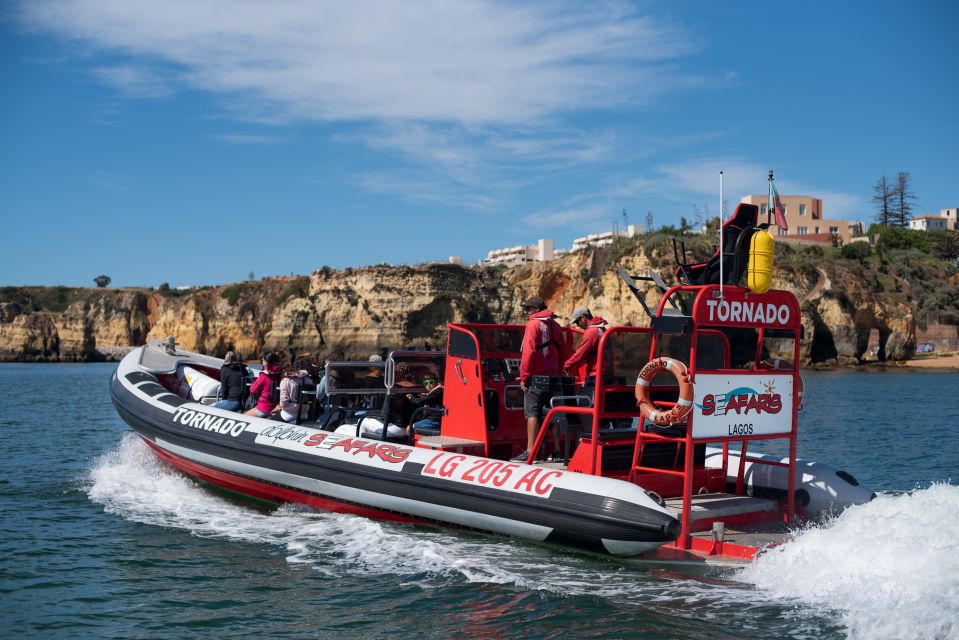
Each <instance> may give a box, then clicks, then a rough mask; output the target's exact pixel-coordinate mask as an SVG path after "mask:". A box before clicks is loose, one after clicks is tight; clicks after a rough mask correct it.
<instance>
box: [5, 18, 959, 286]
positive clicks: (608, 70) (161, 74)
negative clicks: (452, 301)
mask: <svg viewBox="0 0 959 640" xmlns="http://www.w3.org/2000/svg"><path fill="white" fill-rule="evenodd" d="M957 25H959V3H957V2H954V1H952V0H949V1H942V2H920V3H914V2H803V3H770V2H753V1H744V2H733V3H720V2H663V3H646V2H590V3H585V2H578V3H577V2H569V3H566V2H550V3H519V2H492V3H488V2H454V1H451V0H436V1H433V2H393V1H382V2H379V1H372V0H371V1H357V2H314V1H311V0H303V1H298V0H291V1H286V2H274V3H269V4H267V3H258V2H219V1H218V2H200V1H196V0H191V1H181V0H166V1H165V2H153V3H146V2H127V1H125V0H85V1H81V0H54V1H49V2H40V1H30V2H23V3H6V4H4V5H3V9H2V10H0V74H2V81H3V89H4V90H3V96H4V98H3V100H0V220H2V225H3V226H2V233H0V284H3V285H28V284H46V285H55V284H63V285H69V286H91V285H92V278H93V277H94V276H97V275H99V274H101V273H103V274H107V275H109V276H111V277H112V278H113V286H157V285H159V284H160V283H161V282H169V283H170V284H171V285H172V286H181V285H190V284H219V283H227V282H235V281H239V280H244V279H246V277H247V275H248V273H249V272H251V271H252V272H253V273H254V274H255V275H256V277H261V276H266V275H289V274H290V273H297V274H307V273H310V272H312V271H313V270H315V269H317V268H319V267H321V266H323V265H329V266H332V267H337V268H342V267H347V266H360V265H366V264H375V263H381V262H387V263H408V264H416V263H421V262H428V261H436V260H445V259H446V257H447V256H449V255H458V256H461V257H462V258H463V259H464V260H466V261H467V262H472V261H476V260H479V259H481V258H482V257H484V256H485V255H486V252H487V251H488V250H490V249H494V248H500V247H505V246H512V245H517V244H531V243H533V242H535V241H536V240H537V239H538V238H552V239H554V240H555V242H556V246H557V247H562V246H568V245H569V244H570V243H571V241H572V239H573V238H575V237H578V236H581V235H585V234H587V233H595V232H600V231H605V230H608V229H610V228H611V227H612V224H613V222H614V221H617V222H620V224H621V211H622V210H623V209H626V211H627V213H628V215H629V216H630V222H636V223H642V222H643V220H644V219H645V217H646V213H647V212H648V211H651V212H652V214H653V220H654V226H660V225H662V224H675V223H677V222H678V220H679V218H680V216H685V217H687V218H688V219H692V218H693V217H694V216H695V212H696V211H699V212H701V213H704V212H707V211H708V212H709V213H710V214H713V215H715V214H716V213H717V211H718V208H719V193H718V189H719V177H718V172H719V170H720V169H722V170H724V171H725V175H726V182H725V187H726V188H725V195H726V200H727V202H729V203H730V204H731V205H734V204H735V203H736V202H737V201H738V200H739V198H740V197H742V196H743V195H746V194H748V193H765V190H766V172H767V170H768V169H774V170H775V171H776V176H777V180H776V182H777V186H778V188H779V191H780V193H782V194H808V195H813V196H817V197H821V198H823V201H824V202H823V207H824V214H825V216H826V217H827V218H852V219H860V220H864V221H868V220H869V219H870V218H871V217H872V215H873V211H874V207H873V205H872V203H871V201H870V198H871V196H872V187H873V185H874V184H875V182H876V180H877V179H878V178H879V177H880V176H882V175H887V176H889V177H890V178H893V177H894V176H895V174H896V173H897V172H899V171H909V172H910V173H911V175H912V185H913V189H914V191H915V193H916V194H917V196H918V201H917V202H916V213H917V214H918V213H938V211H939V209H941V208H944V207H955V206H959V49H957V47H956V42H955V34H954V30H955V27H956V26H957Z"/></svg>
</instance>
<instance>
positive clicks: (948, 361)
mask: <svg viewBox="0 0 959 640" xmlns="http://www.w3.org/2000/svg"><path fill="white" fill-rule="evenodd" d="M902 365H903V366H905V367H913V368H917V369H959V354H954V355H950V356H945V357H943V358H923V359H921V360H907V361H906V362H903V363H902Z"/></svg>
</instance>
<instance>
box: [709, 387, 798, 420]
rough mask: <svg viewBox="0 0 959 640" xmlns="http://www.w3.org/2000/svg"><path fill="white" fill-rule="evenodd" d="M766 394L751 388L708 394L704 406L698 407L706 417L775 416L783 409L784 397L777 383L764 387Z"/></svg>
mask: <svg viewBox="0 0 959 640" xmlns="http://www.w3.org/2000/svg"><path fill="white" fill-rule="evenodd" d="M763 386H765V387H766V392H765V393H759V392H758V391H756V390H755V389H752V388H750V387H738V388H736V389H733V390H732V391H730V392H729V393H725V394H708V395H706V396H705V397H704V398H703V403H702V404H697V405H696V406H697V407H699V409H700V410H701V411H702V412H703V415H704V416H712V415H717V416H727V415H729V414H730V413H735V414H736V415H743V416H745V415H749V412H750V411H753V412H754V413H755V414H756V415H760V414H763V413H768V414H770V415H775V414H777V413H779V412H780V411H781V410H782V408H783V401H782V396H780V395H779V394H778V393H776V389H775V386H776V381H775V380H770V381H769V382H768V383H766V384H765V385H763Z"/></svg>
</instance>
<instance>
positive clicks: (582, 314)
mask: <svg viewBox="0 0 959 640" xmlns="http://www.w3.org/2000/svg"><path fill="white" fill-rule="evenodd" d="M570 325H576V326H577V327H579V328H580V329H582V330H583V331H585V332H586V333H584V334H583V341H582V342H580V343H579V348H578V349H576V353H574V354H573V355H571V356H570V357H569V359H568V360H567V361H566V363H565V365H564V366H563V368H564V369H566V370H567V371H569V372H572V371H573V370H575V369H576V368H577V367H580V366H582V365H584V364H585V365H586V377H585V378H584V379H583V388H582V390H581V391H580V392H579V395H583V396H589V399H590V403H592V400H593V393H594V392H595V390H596V377H597V375H598V374H599V369H598V363H597V359H598V358H599V340H600V338H602V337H603V334H604V333H606V321H605V320H603V319H602V318H601V317H599V316H596V317H593V314H592V313H590V312H589V309H587V308H586V307H576V308H575V309H573V316H572V318H571V319H570Z"/></svg>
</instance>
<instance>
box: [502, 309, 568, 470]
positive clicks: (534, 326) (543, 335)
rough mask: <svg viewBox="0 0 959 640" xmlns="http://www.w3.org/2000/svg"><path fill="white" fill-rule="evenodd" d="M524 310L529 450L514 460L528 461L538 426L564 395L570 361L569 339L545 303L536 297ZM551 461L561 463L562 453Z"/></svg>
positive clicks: (522, 372) (522, 375) (522, 374)
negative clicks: (562, 377) (564, 378)
mask: <svg viewBox="0 0 959 640" xmlns="http://www.w3.org/2000/svg"><path fill="white" fill-rule="evenodd" d="M522 306H523V310H524V311H525V312H526V314H527V318H528V321H527V322H526V331H525V333H524V334H523V347H522V357H521V359H520V365H519V386H520V388H521V389H522V390H523V393H524V396H523V414H524V415H525V416H526V450H525V451H523V452H522V453H520V454H519V455H518V456H516V457H515V458H513V460H525V459H526V458H528V457H529V452H530V450H532V448H533V443H534V442H535V441H536V436H537V434H538V433H539V422H540V420H541V419H542V417H543V414H544V413H545V412H546V411H548V410H549V409H548V407H549V401H550V400H551V399H552V397H553V396H554V395H557V394H558V393H560V392H561V391H562V389H561V388H560V385H559V376H560V375H562V373H563V364H564V363H565V362H566V360H567V359H568V358H569V345H567V344H566V337H565V336H564V335H563V331H562V329H561V328H560V326H559V325H558V324H557V323H556V320H554V319H553V317H554V314H553V312H552V311H550V310H549V309H547V308H546V302H545V301H544V300H543V299H542V298H541V297H540V296H533V297H531V298H530V299H529V300H526V301H525V302H524V303H523V305H522ZM544 409H546V411H544ZM558 442H559V429H558V428H557V427H555V426H554V427H553V443H554V445H555V444H556V443H558ZM552 457H553V459H558V458H559V452H558V451H554V452H553V456H552Z"/></svg>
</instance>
